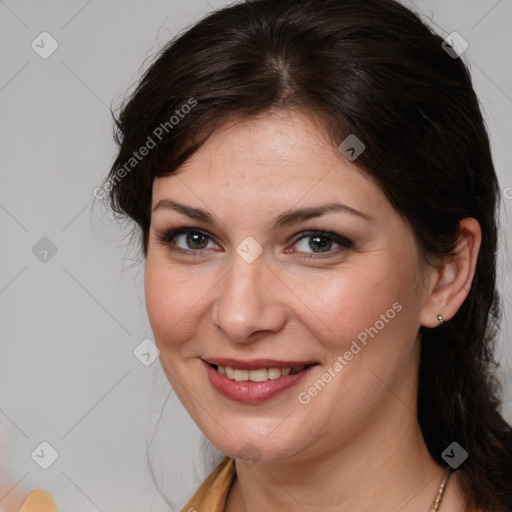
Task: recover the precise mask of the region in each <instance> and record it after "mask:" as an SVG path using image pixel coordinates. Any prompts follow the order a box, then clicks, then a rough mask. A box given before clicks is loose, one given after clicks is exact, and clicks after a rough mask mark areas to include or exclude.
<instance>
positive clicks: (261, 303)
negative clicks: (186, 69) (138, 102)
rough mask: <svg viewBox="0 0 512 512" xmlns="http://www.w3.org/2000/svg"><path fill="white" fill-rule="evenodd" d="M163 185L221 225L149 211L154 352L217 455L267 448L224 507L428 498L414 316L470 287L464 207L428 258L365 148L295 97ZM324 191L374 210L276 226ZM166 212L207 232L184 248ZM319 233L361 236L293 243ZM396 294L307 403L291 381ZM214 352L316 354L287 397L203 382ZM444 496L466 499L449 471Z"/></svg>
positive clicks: (471, 261) (454, 503) (406, 509)
mask: <svg viewBox="0 0 512 512" xmlns="http://www.w3.org/2000/svg"><path fill="white" fill-rule="evenodd" d="M163 199H172V200H175V201H179V202H180V203H183V204H187V205H189V206H194V207H197V208H202V209H206V210H207V211H208V212H209V213H210V214H211V215H212V216H213V217H214V218H215V219H217V220H218V222H219V223H220V226H219V227H214V226H212V225H209V224H207V223H205V222H203V221H197V220H192V219H190V218H188V217H187V216H184V215H183V214H181V213H178V212H175V211H174V210H172V209H170V208H165V207H159V208H157V209H156V210H154V211H153V212H152V217H151V226H150V233H149V243H148V252H147V258H146V267H145V291H146V305H147V311H148V315H149V319H150V323H151V326H152V329H153V333H154V336H155V340H156V343H157V345H158V347H159V349H160V360H161V363H162V367H163V368H164V371H165V372H166V374H167V376H168V379H169V381H170V383H171V385H172V386H173V388H174V389H175V391H176V393H177V395H178V397H179V398H180V400H181V401H182V403H183V404H184V406H185V407H186V409H187V410H188V412H189V413H190V415H191V417H192V418H193V420H194V421H195V422H196V424H197V425H198V426H199V428H200V429H201V430H202V431H203V433H204V434H205V435H206V437H207V438H208V439H209V440H210V442H211V443H212V444H214V445H215V446H216V447H217V448H218V449H219V450H220V451H221V452H223V453H224V454H226V455H228V456H230V457H233V458H237V454H238V452H239V450H240V449H241V448H242V447H243V446H244V445H246V443H252V444H253V445H254V446H255V447H256V448H255V449H256V450H257V452H258V455H259V457H260V458H259V460H258V462H257V463H256V464H254V465H249V464H245V463H243V461H241V460H237V464H236V467H237V473H238V477H237V479H236V481H235V483H234V485H233V486H232V488H231V491H230V493H229V496H228V499H227V502H226V507H225V510H226V511H228V512H234V511H238V512H239V511H241V510H245V511H246V512H254V511H260V510H272V511H285V510H286V511H295V510H297V511H299V510H301V511H302V510H308V511H309V510H323V511H340V512H341V511H349V510H350V511H353V510H358V511H359V512H370V511H375V510H390V511H391V510H396V511H398V510H400V512H413V511H414V512H417V511H419V510H425V511H426V510H428V508H429V506H430V505H431V503H432V501H433V500H434V497H435V496H436V494H437V490H438V488H439V485H440V483H441V481H442V479H443V478H444V475H445V470H444V468H442V467H440V466H439V465H437V464H436V463H435V461H434V460H433V459H432V457H431V456H430V454H429V453H428V451H427V448H426V446H425V443H424V440H423V437H422V435H421V431H420V427H419V425H418V423H417V420H416V404H415V401H416V395H417V372H418V362H419V342H420V340H419V337H418V330H419V328H420V326H421V325H424V326H426V327H430V328H435V327H437V326H438V325H439V323H438V320H437V319H436V317H437V314H439V313H442V314H443V316H444V318H445V320H446V321H449V319H450V318H451V317H452V316H453V315H454V314H455V313H456V311H457V310H458V308H459V307H460V306H461V304H462V302H463V301H464V299H465V297H466V295H467V292H468V290H469V285H470V283H471V280H472V278H473V275H474V269H475V263H476V257H477V254H478V249H479V246H480V236H481V235H480V228H479V225H478V223H477V222H476V221H475V220H474V219H464V220H463V221H462V222H461V224H460V228H459V249H460V250H459V253H458V256H457V257H456V258H447V259H446V260H444V261H441V262H438V263H439V266H440V268H439V269H437V268H434V267H433V266H431V265H429V264H428V263H426V261H425V260H424V259H423V258H422V257H421V255H420V253H419V250H418V247H417V246H416V243H415V240H414V238H413V234H412V231H411V228H410V226H409V225H408V223H407V222H406V221H405V220H404V219H403V218H402V217H401V216H400V214H399V213H398V212H397V211H396V210H395V209H394V208H393V207H392V205H391V204H390V203H389V201H388V200H387V198H386V196H385V195H384V193H383V192H382V190H381V189H380V187H379V186H378V185H377V184H375V183H374V182H373V181H372V180H370V179H369V178H368V177H366V176H365V175H364V174H363V173H362V172H361V171H360V170H359V169H358V167H357V160H356V161H354V162H349V161H348V160H347V159H345V158H344V156H343V154H342V153H341V152H340V151H339V150H338V149H337V147H333V144H332V143H331V142H329V139H328V138H327V137H326V136H325V135H324V132H323V131H322V130H321V129H319V126H318V124H315V123H314V122H313V121H312V119H311V118H309V117H306V116H305V115H304V114H301V113H298V112H294V111H279V112H274V113H272V114H268V113H267V114H266V115H265V116H264V117H260V118H250V119H242V120H238V121H237V122H232V123H230V124H226V125H224V126H223V127H222V128H219V129H218V130H217V131H216V132H215V133H214V135H213V136H212V137H211V138H210V139H209V140H208V141H207V142H206V143H205V144H204V145H203V146H202V147H201V149H200V150H199V151H198V152H197V153H196V154H194V155H193V156H192V157H191V159H190V160H189V161H188V162H187V163H186V164H184V165H183V166H182V167H181V168H180V169H179V170H178V172H177V173H175V174H173V175H170V176H167V177H163V178H156V179H155V180H154V183H153V199H152V207H153V208H154V207H155V206H156V205H157V204H158V203H159V202H160V201H161V200H163ZM331 201H338V202H341V203H344V204H345V205H347V206H349V207H350V208H353V209H355V210H357V211H359V212H363V213H364V214H365V215H367V216H369V217H371V220H366V219H363V218H361V217H359V216H357V215H354V214H350V213H346V212H345V213H344V212H330V213H327V214H325V215H323V216H321V217H318V218H313V219H309V220H306V221H301V222H299V223H298V224H295V225H291V226H288V227H285V228H282V229H279V230H277V231H271V230H270V229H269V225H270V221H271V219H273V218H274V217H275V216H277V215H279V214H281V213H284V212H287V211H289V210H290V209H294V208H299V207H305V206H316V205H320V204H325V203H328V202H331ZM169 227H191V228H194V229H201V230H202V231H204V232H206V233H207V234H208V236H210V237H211V238H206V239H201V238H199V239H198V240H196V241H195V245H194V241H192V245H190V242H189V244H188V245H187V240H186V235H178V236H177V237H176V238H175V239H174V240H173V241H172V242H170V243H167V245H166V244H164V243H161V242H160V241H159V240H158V238H157V235H158V234H162V233H165V232H166V230H168V228H169ZM318 230H321V231H325V232H329V233H336V234H338V235H340V236H343V237H345V238H347V239H349V240H351V241H352V242H353V244H354V245H353V247H349V248H342V250H340V251H337V250H336V249H337V248H339V247H341V246H340V245H338V244H337V243H336V242H335V241H332V242H331V245H329V243H330V240H329V239H327V240H325V243H326V245H325V247H324V248H323V249H322V248H320V249H319V251H323V252H315V251H314V249H315V246H314V244H313V243H311V244H309V242H311V241H312V238H311V235H309V236H310V238H303V239H302V240H299V241H297V240H298V239H299V238H300V237H301V236H303V235H301V234H302V233H303V232H304V231H318ZM247 236H251V237H253V238H254V239H255V240H256V241H257V242H258V243H259V245H260V246H261V248H262V251H263V252H262V253H261V255H260V256H259V257H258V258H257V259H256V260H255V261H253V262H252V263H250V264H248V263H247V262H246V261H245V260H244V259H242V258H241V257H240V256H239V255H238V253H237V251H236V248H237V246H238V245H239V244H240V243H241V242H242V241H243V240H244V239H245V238H246V237H247ZM313 238H314V236H313ZM322 240H323V239H322ZM196 247H199V248H196ZM179 249H182V250H187V249H188V250H189V251H190V252H193V251H195V252H194V254H193V255H187V254H183V253H180V252H179ZM308 256H310V257H312V258H311V259H307V258H308ZM322 256H325V257H322ZM395 303H399V304H400V305H401V306H402V309H401V311H400V312H397V313H396V315H395V317H394V318H393V319H392V320H389V322H387V323H385V326H384V327H383V328H382V329H380V331H379V332H378V334H377V335H375V336H374V337H373V338H369V340H368V343H367V345H366V346H363V347H362V350H361V351H360V352H359V353H358V354H357V355H355V356H354V357H353V359H352V360H351V361H350V362H349V363H348V364H347V365H346V366H344V368H343V370H342V371H341V372H338V373H337V374H336V377H334V378H332V380H331V382H329V383H328V384H327V385H326V386H325V388H323V389H322V390H321V391H320V392H319V393H318V394H317V395H316V396H314V397H312V398H311V400H310V401H309V403H307V404H302V403H300V402H299V400H298V394H299V393H300V392H303V391H305V390H306V391H307V390H308V388H309V387H310V386H312V385H313V383H314V382H316V381H317V380H318V379H319V378H321V376H322V374H324V373H325V372H326V371H328V369H329V368H330V367H332V365H333V363H334V361H335V359H336V357H337V356H339V355H342V354H344V353H345V352H346V351H347V350H348V349H349V347H350V345H351V343H352V341H353V340H355V339H357V336H358V334H360V333H361V332H363V331H364V330H365V328H368V327H370V326H374V325H375V324H376V321H377V320H379V318H381V317H380V315H381V314H383V313H385V312H386V311H387V310H389V309H390V308H392V306H393V304H395ZM215 356H217V357H233V358H237V359H242V360H248V359H256V358H265V357H266V358H274V359H280V360H290V359H294V360H309V359H314V360H316V361H317V362H318V363H319V364H318V366H316V367H315V368H314V369H313V372H312V373H311V374H310V375H308V376H307V377H306V378H305V379H303V380H302V381H301V382H300V383H299V384H298V385H296V386H294V387H292V388H291V389H288V390H286V391H285V392H283V393H281V394H280V395H278V396H277V397H274V398H273V399H271V400H268V401H266V402H263V403H261V404H256V405H255V404H241V403H238V402H235V401H232V400H229V399H227V398H225V397H224V396H222V395H221V394H219V393H218V392H217V391H216V389H215V388H214V387H213V386H212V385H211V384H210V382H209V380H208V378H207V374H206V371H205V369H204V368H203V363H202V362H201V359H205V358H209V357H215ZM443 510H450V511H451V512H457V511H462V510H463V508H462V498H461V496H460V492H459V484H458V476H457V473H456V474H455V475H454V476H452V478H451V479H450V482H449V485H448V487H447V491H446V493H445V497H444V500H443V506H442V507H441V511H443Z"/></svg>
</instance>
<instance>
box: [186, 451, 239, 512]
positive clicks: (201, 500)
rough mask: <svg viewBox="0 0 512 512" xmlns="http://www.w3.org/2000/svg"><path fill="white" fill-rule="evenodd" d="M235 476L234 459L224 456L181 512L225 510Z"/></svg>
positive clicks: (217, 511)
mask: <svg viewBox="0 0 512 512" xmlns="http://www.w3.org/2000/svg"><path fill="white" fill-rule="evenodd" d="M235 478H236V471H235V464H234V462H233V459H230V458H229V457H224V460H223V461H222V462H221V463H220V464H219V465H218V466H217V467H216V468H215V469H214V470H213V471H212V472H211V473H210V475H209V476H208V478H207V479H206V480H205V481H204V482H203V483H202V485H201V487H199V489H198V490H197V491H196V493H195V494H194V496H192V498H190V500H188V502H187V504H186V505H185V506H184V507H183V508H182V509H181V511H180V512H224V506H225V505H226V498H227V497H228V493H229V490H230V488H231V485H232V484H233V482H234V481H235Z"/></svg>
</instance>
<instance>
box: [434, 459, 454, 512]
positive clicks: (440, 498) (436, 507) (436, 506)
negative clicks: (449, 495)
mask: <svg viewBox="0 0 512 512" xmlns="http://www.w3.org/2000/svg"><path fill="white" fill-rule="evenodd" d="M451 474H452V471H451V468H448V470H447V471H446V475H445V477H444V479H443V481H442V482H441V487H439V491H438V492H437V496H436V499H435V500H434V503H432V505H431V507H430V509H429V512H437V511H438V510H439V507H440V506H441V501H443V495H444V490H445V489H446V483H447V482H448V478H450V475H451Z"/></svg>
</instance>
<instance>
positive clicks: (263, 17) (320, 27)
mask: <svg viewBox="0 0 512 512" xmlns="http://www.w3.org/2000/svg"><path fill="white" fill-rule="evenodd" d="M442 43H443V39H442V38H441V37H440V36H439V35H437V34H435V33H433V32H432V31H431V30H430V29H429V28H428V27H427V26H426V24H424V23H423V22H422V21H421V20H420V18H419V17H418V16H416V15H415V14H414V13H412V12H411V11H410V10H408V9H406V8H405V7H403V6H402V5H400V4H399V3H397V2H395V1H393V0H279V1H276V0H255V1H250V2H249V1H247V2H244V3H239V4H234V5H232V6H230V7H228V8H224V9H222V10H219V11H216V12H213V13H211V14H209V15H208V16H206V17H205V18H204V19H203V20H201V21H200V22H199V23H197V24H195V25H194V26H192V27H191V28H189V29H188V30H187V31H185V32H184V33H183V34H181V35H179V36H178V37H176V38H175V39H174V40H172V41H170V42H169V43H168V44H167V45H166V46H165V47H164V48H163V49H162V51H161V52H160V54H159V55H158V56H157V58H156V59H155V61H154V63H153V64H152V65H151V66H150V67H149V69H148V70H147V72H146V73H145V74H144V76H143V77H142V79H141V80H140V82H139V84H138V86H137V88H136V90H135V91H134V92H133V94H131V96H130V97H129V98H128V99H127V101H126V102H125V104H124V105H123V107H122V109H121V111H120V113H119V115H118V116H117V118H116V128H117V130H116V140H117V142H118V144H119V153H118V155H117V158H116V160H115V162H114V164H113V166H112V168H111V170H110V173H109V175H108V177H107V182H106V183H105V186H108V187H109V199H110V204H111V206H112V208H113V209H114V211H115V212H117V213H118V214H121V215H122V216H128V217H130V218H131V219H133V220H134V221H135V222H136V226H138V227H140V230H141V235H142V248H143V251H144V255H145V254H146V252H147V244H148V232H149V226H150V206H151V192H152V183H153V179H154V178H155V177H157V176H166V175H169V174H170V173H172V172H173V171H174V170H176V169H177V168H178V167H179V166H180V165H182V164H183V163H184V162H186V160H187V159H188V158H189V157H190V156H191V155H192V154H193V153H194V152H195V151H196V150H197V149H198V148H199V147H200V146H201V145H202V144H203V143H204V142H205V141H206V140H207V138H208V137H209V136H210V135H211V134H212V133H213V132H214V131H215V129H216V128H218V127H219V126H220V125H221V124H223V123H225V122H227V121H229V120H233V119H236V118H244V117H248V116H253V115H259V114H262V113H263V114H265V113H268V112H269V111H270V110H271V109H283V108H290V109H295V110H298V111H301V112H304V113H305V114H307V115H309V116H310V117H311V118H312V119H316V120H318V121H319V122H320V123H321V126H322V127H323V128H325V130H326V132H327V133H328V134H329V135H330V137H331V138H332V141H333V143H334V144H336V145H337V144H339V143H340V142H341V141H343V140H344V139H345V138H346V137H347V136H348V135H350V134H355V135H356V136H357V137H358V138H359V139H360V140H361V141H362V142H363V143H364V144H365V146H366V150H365V151H364V152H363V153H362V154H361V155H360V156H359V158H358V159H357V163H358V164H359V166H360V168H361V169H362V170H363V171H364V172H365V173H366V174H368V175H369V176H371V177H372V179H374V180H375V181H376V183H378V184H379V186H380V187H381V188H382V190H383V191H384V192H385V193H386V195H387V197H388V198H389V200H390V202H391V203H392V204H393V206H394V207H395V208H396V209H397V211H399V212H400V213H401V214H402V215H404V216H405V218H406V219H407V220H408V221H409V223H410V225H411V228H412V230H413V232H414V235H415V237H416V240H417V243H418V245H419V247H420V248H421V250H422V253H423V254H424V255H425V257H427V258H431V257H435V256H442V255H448V254H452V253H453V251H454V249H455V233H456V229H457V226H458V223H459V221H460V220H461V219H463V218H465V217H473V218H475V219H477V220H478V222H479V223H480V225H481V228H482V235H483V239H482V245H481V249H480V253H479V257H478V262H477V268H476V273H475V277H474V280H473V283H472V286H471V289H470V291H469V294H468V296H467V298H466V300H465V302H464V303H463V305H462V307H461V308H460V309H459V311H458V312H457V314H456V315H455V317H454V318H453V319H451V320H450V321H449V322H447V323H446V324H444V325H442V326H440V327H438V328H435V329H427V328H424V327H422V328H421V331H420V332H421V336H422V349H421V360H420V369H419V391H418V421H419V424H420V426H421V429H422V432H423V435H424V438H425V442H426V444H427V447H428V449H429V451H430V454H431V455H432V457H433V458H434V459H435V460H436V461H437V462H438V463H439V464H441V465H445V462H444V460H443V458H442V457H441V454H442V452H443V451H444V450H445V449H446V448H447V447H448V446H449V445H450V444H451V443H452V442H453V441H456V442H458V443H459V444H460V445H461V446H462V447H463V448H464V449H465V450H466V451H467V452H468V454H469V457H468V459H467V460H466V461H465V462H464V463H463V464H462V465H461V466H460V468H459V470H458V471H459V474H460V475H461V482H462V487H463V492H464V494H465V497H466V501H467V507H468V508H470V507H475V508H476V507H479V508H482V509H485V510H488V511H496V512H510V511H511V510H512V485H511V481H512V429H511V427H510V425H508V424H507V422H506V421H505V420H504V419H503V417H502V415H501V412H500V408H501V387H500V384H499V382H498V380H497V378H496V368H497V363H496V361H495V359H494V350H495V343H496V339H497V328H498V323H499V320H500V316H501V315H500V311H501V310H500V305H499V296H498V294H497V291H496V248H497V238H498V237H497V211H498V206H499V205H498V200H499V188H498V182H497V177H496V174H495V170H494V167H493V162H492V158H491V153H490V147H489V146H490V145H489V138H488V134H487V131H486V128H485V125H484V121H483V118H482V114H481V111H480V107H479V103H478V99H477V97H476V95H475V92H474V90H473V87H472V83H471V77H470V74H469V72H468V69H467V68H466V66H465V65H464V63H463V61H462V59H461V58H452V56H451V55H449V54H448V53H447V51H445V49H443V47H442ZM184 105H189V106H190V108H185V107H184ZM173 116H174V118H173ZM172 118H173V119H172ZM159 127H160V128H159ZM150 141H151V142H150ZM150 146H151V148H150V149H149V151H144V153H145V156H144V157H143V158H142V157H141V158H140V160H139V158H137V161H136V162H135V161H134V160H130V159H131V158H134V155H133V153H134V152H138V151H139V149H140V148H142V147H147V148H149V147H150ZM128 162H131V163H130V164H129V166H128V167H127V163H128ZM132 164H133V165H132ZM123 169H124V171H123V172H121V170H123ZM121 174H122V176H120V175H121Z"/></svg>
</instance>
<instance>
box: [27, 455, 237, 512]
mask: <svg viewBox="0 0 512 512" xmlns="http://www.w3.org/2000/svg"><path fill="white" fill-rule="evenodd" d="M235 478H236V471H235V465H234V463H233V459H230V458H229V457H224V460H223V461H222V462H221V463H220V464H219V465H218V466H217V467H216V468H215V469H214V470H213V471H212V472H211V473H210V475H209V476H208V477H207V478H206V480H205V481H204V482H203V483H202V485H201V486H200V487H199V489H198V490H197V491H196V493H195V494H194V496H192V498H190V500H189V501H188V502H187V504H186V505H185V506H184V507H183V508H182V509H181V512H224V506H225V504H226V498H227V496H228V493H229V489H230V488H231V485H232V484H233V482H234V481H235ZM19 512H57V505H56V504H55V501H54V500H53V498H52V496H51V494H49V493H47V492H46V491H43V490H41V489H35V490H33V491H32V492H31V493H30V494H29V495H28V496H27V498H26V499H25V501H24V503H23V505H22V507H21V508H20V510H19Z"/></svg>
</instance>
